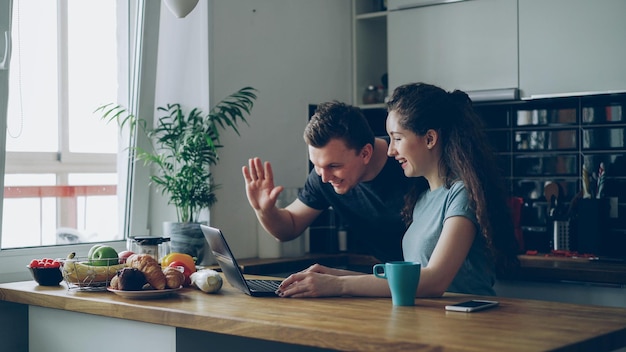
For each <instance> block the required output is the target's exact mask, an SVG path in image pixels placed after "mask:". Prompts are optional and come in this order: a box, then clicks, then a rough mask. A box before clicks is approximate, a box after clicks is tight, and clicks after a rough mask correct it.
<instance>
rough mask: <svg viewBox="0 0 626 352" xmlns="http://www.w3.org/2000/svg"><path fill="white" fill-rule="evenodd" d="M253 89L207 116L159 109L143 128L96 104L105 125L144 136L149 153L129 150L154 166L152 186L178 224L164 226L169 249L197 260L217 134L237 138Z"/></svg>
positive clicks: (122, 112)
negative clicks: (151, 123) (126, 128)
mask: <svg viewBox="0 0 626 352" xmlns="http://www.w3.org/2000/svg"><path fill="white" fill-rule="evenodd" d="M255 92H256V90H255V89H254V88H252V87H244V88H242V89H240V90H239V91H237V92H235V93H233V94H231V95H229V96H228V97H226V98H225V99H224V100H222V101H220V102H219V103H217V105H215V106H214V107H213V108H211V110H210V111H209V113H208V114H204V113H203V112H202V110H201V109H199V108H194V109H192V110H191V111H190V112H189V113H188V114H185V112H184V110H183V108H182V107H181V105H180V104H167V105H166V106H165V107H158V108H157V111H159V112H161V113H162V114H163V115H162V116H161V117H159V118H158V120H156V121H155V122H154V126H148V125H147V123H146V121H145V120H142V119H138V118H136V117H135V116H134V115H132V114H129V113H128V111H127V109H126V108H124V107H123V106H120V105H116V104H107V105H103V106H100V107H99V108H98V109H97V110H96V112H100V113H102V117H101V118H102V119H103V120H106V121H107V122H111V121H116V122H117V124H118V125H119V126H120V128H122V127H124V126H125V125H128V126H129V127H130V128H131V135H132V133H134V132H142V133H145V135H146V136H147V137H148V139H149V140H150V143H151V149H149V150H145V149H141V148H138V147H137V148H133V149H134V153H135V155H136V157H137V158H138V159H139V160H143V162H144V164H145V165H150V166H152V167H153V173H152V176H151V177H150V179H151V181H152V183H153V184H154V185H155V186H156V188H157V189H158V190H159V191H160V192H161V194H163V195H167V196H168V197H169V200H168V204H171V205H174V207H176V214H177V220H178V221H177V222H166V223H165V224H164V234H165V236H166V237H168V235H169V237H170V238H171V247H172V251H176V252H183V253H188V254H190V255H192V256H193V257H196V258H198V261H197V262H200V261H201V260H202V256H203V253H204V242H205V241H204V236H203V235H202V232H201V231H200V227H199V226H200V225H199V224H200V223H199V222H198V216H199V214H200V211H201V210H203V209H207V208H210V207H211V206H212V205H213V204H215V202H217V198H216V196H215V190H216V189H218V188H219V185H218V184H216V183H215V182H214V180H213V176H212V174H211V170H210V167H211V166H214V165H216V164H217V163H218V161H219V154H218V149H219V148H222V147H223V146H222V145H221V144H220V130H224V129H227V128H230V129H232V130H233V131H235V133H237V135H239V130H238V124H239V123H241V122H244V123H246V124H247V121H246V118H245V115H249V114H250V110H251V109H252V106H253V105H254V100H255V99H256V94H255Z"/></svg>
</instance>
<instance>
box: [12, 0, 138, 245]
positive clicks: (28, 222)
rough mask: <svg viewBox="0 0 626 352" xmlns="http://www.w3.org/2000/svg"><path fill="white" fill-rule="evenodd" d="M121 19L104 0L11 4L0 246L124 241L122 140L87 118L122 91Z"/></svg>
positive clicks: (113, 5)
mask: <svg viewBox="0 0 626 352" xmlns="http://www.w3.org/2000/svg"><path fill="white" fill-rule="evenodd" d="M120 17H124V16H121V15H120V12H119V11H118V10H117V3H116V2H115V1H110V0H98V1H89V2H84V1H80V0H62V1H56V2H51V1H48V0H37V1H34V0H28V1H24V0H17V1H14V2H13V12H12V43H13V50H12V56H11V61H10V66H9V67H10V70H9V99H8V109H7V132H6V133H7V135H6V165H5V180H4V190H5V194H4V203H3V205H4V206H3V210H4V212H3V214H4V216H3V217H2V219H3V220H2V241H1V242H0V244H1V248H2V249H8V248H21V247H37V246H47V245H57V244H68V243H79V242H101V241H111V240H120V239H123V234H122V233H120V227H119V226H118V216H117V214H118V210H117V209H118V204H119V202H118V197H117V178H118V177H117V165H116V153H117V150H118V140H117V139H118V138H117V137H118V135H119V133H118V130H117V127H116V126H115V125H113V124H110V125H107V124H105V123H104V122H103V121H101V120H100V119H99V118H98V116H96V115H94V113H93V112H94V110H95V109H96V108H97V107H98V106H100V105H102V104H105V103H109V102H116V101H119V98H120V97H121V96H123V94H124V93H125V92H119V91H118V87H127V86H128V84H127V82H128V76H129V75H128V73H127V72H126V71H124V68H125V67H127V65H126V64H124V63H125V62H128V61H129V60H128V50H126V48H127V47H128V42H129V35H128V30H125V31H119V32H118V29H119V28H125V26H124V25H125V20H124V19H123V18H120ZM120 24H122V25H120ZM126 28H127V26H126ZM121 204H122V205H123V202H122V203H121ZM103 219H106V221H103Z"/></svg>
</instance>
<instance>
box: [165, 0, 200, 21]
mask: <svg viewBox="0 0 626 352" xmlns="http://www.w3.org/2000/svg"><path fill="white" fill-rule="evenodd" d="M197 4H198V0H165V5H167V8H169V9H170V11H172V13H173V14H174V15H175V16H176V17H178V18H184V17H185V16H187V15H188V14H189V13H190V12H191V11H193V9H194V8H195V7H196V5H197Z"/></svg>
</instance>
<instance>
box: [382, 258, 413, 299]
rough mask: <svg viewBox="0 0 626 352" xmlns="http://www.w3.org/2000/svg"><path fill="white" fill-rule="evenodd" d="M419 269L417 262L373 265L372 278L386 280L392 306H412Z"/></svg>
mask: <svg viewBox="0 0 626 352" xmlns="http://www.w3.org/2000/svg"><path fill="white" fill-rule="evenodd" d="M421 269H422V265H421V264H420V263H418V262H402V261H397V262H388V263H385V264H376V265H374V276H376V277H378V278H381V279H386V280H387V283H388V284H389V289H390V290H391V301H392V302H393V305H394V306H413V305H415V292H416V291H417V284H418V283H419V281H420V273H421Z"/></svg>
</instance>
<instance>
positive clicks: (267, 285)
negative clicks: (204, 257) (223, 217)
mask: <svg viewBox="0 0 626 352" xmlns="http://www.w3.org/2000/svg"><path fill="white" fill-rule="evenodd" d="M200 228H201V229H202V233H204V237H205V238H206V240H207V242H208V243H209V247H211V252H213V255H214V256H215V258H216V259H217V263H218V264H219V266H220V268H221V269H222V272H223V273H224V276H225V277H226V281H228V283H229V284H230V285H231V286H233V287H234V288H236V289H239V290H240V291H242V292H243V293H245V294H248V295H250V296H254V297H272V296H273V297H277V295H276V290H277V289H278V285H280V283H281V282H282V280H267V279H266V280H264V279H246V278H244V276H243V273H242V272H241V268H240V267H239V265H238V264H237V260H235V256H234V255H233V252H231V250H230V247H228V243H226V238H224V234H222V231H221V230H220V229H217V228H215V227H211V226H207V225H200Z"/></svg>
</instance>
